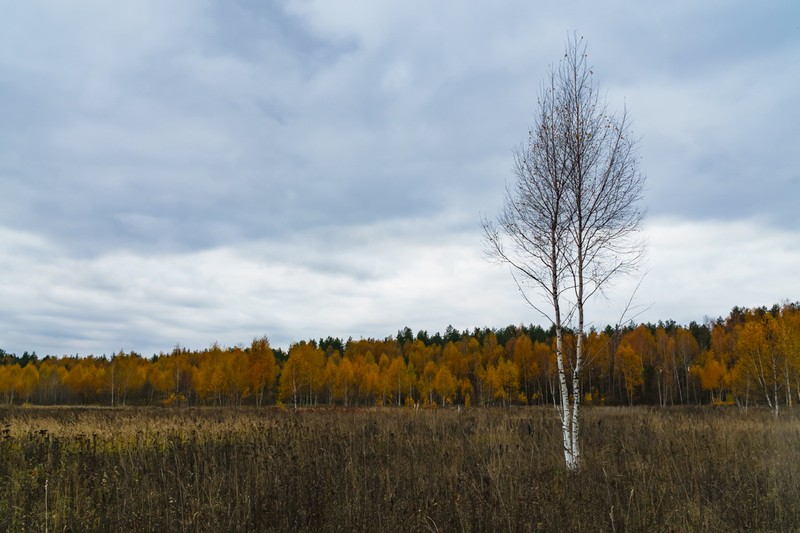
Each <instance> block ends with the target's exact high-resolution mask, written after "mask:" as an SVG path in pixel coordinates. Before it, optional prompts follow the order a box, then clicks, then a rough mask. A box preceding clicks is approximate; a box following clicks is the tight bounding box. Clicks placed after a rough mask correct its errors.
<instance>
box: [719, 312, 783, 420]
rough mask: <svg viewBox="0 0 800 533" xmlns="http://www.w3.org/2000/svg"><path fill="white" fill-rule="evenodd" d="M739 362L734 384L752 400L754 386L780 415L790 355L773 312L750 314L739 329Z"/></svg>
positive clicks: (772, 409)
mask: <svg viewBox="0 0 800 533" xmlns="http://www.w3.org/2000/svg"><path fill="white" fill-rule="evenodd" d="M736 329H737V340H736V355H737V359H736V364H735V366H734V371H733V372H732V376H731V379H732V383H731V386H732V387H733V388H734V391H735V393H737V395H738V396H740V397H741V396H742V395H744V397H745V404H747V403H748V402H749V396H750V388H751V387H753V389H754V392H755V393H756V394H757V395H758V396H760V397H763V399H764V400H765V401H766V404H767V406H768V407H769V408H770V410H771V411H772V412H773V414H774V415H775V416H776V417H777V416H778V413H779V411H780V404H781V398H782V395H783V394H784V392H785V384H786V381H785V368H786V361H785V358H786V354H785V353H783V346H781V342H780V324H779V323H778V321H777V320H776V319H775V318H773V317H772V316H771V315H769V314H765V315H764V316H763V318H759V317H757V316H753V315H750V316H748V318H747V319H746V320H745V322H744V323H743V324H741V325H740V326H738V327H737V328H736Z"/></svg>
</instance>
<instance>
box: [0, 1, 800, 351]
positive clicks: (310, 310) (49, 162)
mask: <svg viewBox="0 0 800 533" xmlns="http://www.w3.org/2000/svg"><path fill="white" fill-rule="evenodd" d="M0 11H2V14H1V16H0V348H3V349H5V350H6V351H9V352H15V353H17V354H21V353H22V352H23V351H25V350H27V351H32V350H35V351H36V352H37V353H38V354H39V355H44V354H57V355H62V354H76V353H78V354H81V355H86V354H95V355H101V354H110V353H113V352H117V351H119V350H124V351H126V352H127V351H130V350H134V351H137V352H140V353H144V354H145V355H150V354H153V353H158V352H160V351H170V350H171V349H172V348H173V347H174V346H175V345H176V344H180V345H181V346H185V347H188V348H191V349H199V348H204V347H207V346H209V345H210V344H211V343H213V342H215V341H217V342H219V343H220V344H222V345H226V346H231V345H236V344H249V343H250V341H251V340H252V339H253V338H254V337H260V336H263V335H267V336H268V337H269V338H270V340H271V342H272V345H273V346H283V347H285V346H287V345H288V344H289V343H291V342H293V341H299V340H303V339H309V338H319V337H327V336H328V335H333V336H340V337H343V338H347V337H350V336H352V337H354V338H360V337H378V338H383V337H386V336H388V335H392V334H394V333H396V332H397V330H398V329H400V328H402V327H404V326H406V325H407V326H409V327H411V329H412V330H414V331H415V332H416V331H417V330H419V329H426V330H428V331H429V332H430V333H433V332H435V331H443V330H444V329H445V327H447V325H450V324H452V325H453V326H454V327H456V328H459V329H464V328H470V329H471V328H473V327H475V326H478V327H483V326H489V327H504V326H506V325H508V324H519V323H526V324H528V323H534V324H542V325H544V326H547V324H546V323H544V322H543V320H542V319H541V317H540V316H538V315H537V314H536V312H535V311H533V310H532V309H531V308H529V307H527V306H526V305H525V303H524V302H523V300H522V298H521V297H520V295H519V294H518V292H517V289H516V285H515V284H514V282H513V280H512V278H511V276H510V274H509V271H508V269H507V268H503V267H500V266H497V265H494V264H492V263H490V262H488V261H487V260H486V259H485V258H484V256H483V246H482V243H481V229H480V216H481V214H482V213H485V214H487V215H489V216H493V215H494V214H496V213H497V211H498V210H499V208H500V207H501V204H502V197H503V192H504V187H505V184H506V182H507V181H508V180H510V179H511V178H512V172H511V169H512V163H513V159H512V149H513V148H514V147H515V146H516V145H518V144H519V143H521V142H522V141H523V140H524V139H525V137H526V134H527V131H528V127H529V126H530V124H531V120H532V117H533V114H534V112H535V110H536V97H537V90H538V87H539V85H540V83H541V81H542V79H543V77H544V76H545V74H546V71H547V68H548V66H550V65H552V64H554V63H556V62H557V61H558V60H559V58H560V57H561V55H562V54H563V50H564V43H565V41H566V39H567V36H568V35H570V32H573V31H577V33H578V35H579V36H583V37H584V38H585V39H586V42H587V45H588V53H589V62H590V64H591V65H592V66H593V67H594V72H595V78H596V80H597V82H598V84H599V85H600V88H601V91H602V92H603V93H605V94H607V98H608V101H609V104H610V105H611V107H612V108H617V109H620V108H621V107H622V106H623V105H624V106H626V107H627V110H628V113H629V114H630V116H631V117H632V119H633V129H634V131H635V133H636V134H637V135H638V136H640V137H641V142H640V145H639V146H640V156H641V168H642V171H643V172H644V173H645V174H646V176H647V187H646V192H645V198H644V206H643V207H645V208H646V209H647V218H646V224H645V228H644V237H645V238H646V240H647V241H648V243H649V251H648V256H647V261H646V265H645V268H644V271H646V272H647V274H646V276H645V277H644V280H643V281H642V283H641V286H640V289H639V291H638V292H637V293H636V297H635V304H636V309H637V311H638V312H640V313H641V314H639V315H638V316H637V317H636V320H637V321H653V322H655V321H658V320H667V319H674V320H676V321H677V322H679V323H683V324H687V323H688V322H689V321H692V320H695V321H698V322H702V321H703V320H704V318H705V317H712V318H716V317H718V316H727V314H728V312H729V311H730V309H731V308H732V307H733V306H735V305H739V306H747V307H752V306H761V305H767V306H770V305H772V304H774V303H780V302H783V301H785V300H791V301H796V300H798V299H800V215H798V212H800V207H799V206H800V170H799V169H800V166H798V158H797V156H798V149H799V147H800V125H799V124H800V99H799V98H798V97H799V96H800V4H798V3H797V1H796V0H786V1H776V2H752V1H750V0H747V1H744V0H743V1H730V0H718V1H707V2H697V1H696V0H685V1H675V2H658V3H643V2H597V1H574V2H558V3H556V2H530V1H517V2H492V3H489V2H461V1H437V2H432V1H409V0H403V1H397V2H376V1H372V0H363V1H344V0H337V1H331V2H317V1H289V2H277V1H276V2H266V1H263V2H262V1H255V0H252V1H251V0H240V1H236V2H234V1H228V0H225V1H222V0H219V1H196V0H185V1H179V0H174V1H170V2H163V1H160V0H153V1H135V2H107V1H100V0H96V1H69V2H63V1H52V2H48V1H43V2H40V1H33V0H30V1H25V2H2V5H1V6H0ZM636 284H637V279H620V280H618V282H617V283H616V284H615V285H614V287H613V288H612V290H610V291H609V294H608V299H607V300H604V301H599V302H597V304H596V305H595V306H594V307H593V314H592V316H591V317H590V319H591V321H592V323H593V324H594V325H596V326H598V327H604V326H605V324H607V323H614V322H616V321H617V320H618V318H619V313H620V312H621V310H622V308H623V307H624V306H625V303H626V302H627V299H628V297H629V296H630V293H631V292H632V291H633V288H634V287H635V286H636Z"/></svg>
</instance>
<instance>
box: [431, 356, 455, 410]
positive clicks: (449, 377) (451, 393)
mask: <svg viewBox="0 0 800 533" xmlns="http://www.w3.org/2000/svg"><path fill="white" fill-rule="evenodd" d="M458 383H459V382H458V380H457V379H456V378H455V376H453V374H452V373H451V372H450V369H449V368H448V367H447V366H444V365H443V366H441V367H440V368H439V371H438V372H436V377H434V378H433V382H432V383H431V386H432V388H433V390H434V391H436V394H438V395H439V398H440V399H441V401H442V405H446V404H448V403H453V402H454V400H455V396H456V392H458Z"/></svg>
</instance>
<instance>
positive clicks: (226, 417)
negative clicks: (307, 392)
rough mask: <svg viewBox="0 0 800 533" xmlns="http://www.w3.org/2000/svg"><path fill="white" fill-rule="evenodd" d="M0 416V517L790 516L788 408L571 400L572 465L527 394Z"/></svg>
mask: <svg viewBox="0 0 800 533" xmlns="http://www.w3.org/2000/svg"><path fill="white" fill-rule="evenodd" d="M0 427H2V429H1V430H0V431H2V435H1V436H0V529H2V530H7V531H23V530H24V531H32V530H33V531H45V529H47V530H48V531H226V532H237V531H553V530H565V531H566V530H569V531H598V530H604V531H625V530H639V531H642V530H648V531H649V530H664V531H676V530H709V529H718V530H743V529H744V530H788V529H796V528H798V527H800V419H799V418H798V416H797V415H796V414H795V413H787V414H786V415H785V416H783V417H782V418H780V419H778V420H774V419H773V418H772V417H771V415H770V414H769V413H766V412H754V411H751V412H750V413H741V412H739V411H735V410H732V409H731V410H728V409H712V408H706V409H695V410H690V409H676V410H647V409H644V408H594V409H588V408H587V409H586V411H585V417H584V425H583V427H584V433H583V443H584V459H585V462H584V465H583V468H582V469H581V470H580V471H579V472H577V473H575V474H568V473H567V472H566V471H565V469H564V467H563V456H562V453H561V450H560V449H559V444H560V434H559V431H560V428H559V423H558V418H557V414H556V413H555V412H554V411H553V410H552V409H542V408H520V409H510V410H499V409H498V410H485V409H475V410H468V411H462V412H460V413H459V412H457V411H455V410H430V411H425V410H423V411H421V412H418V413H415V412H414V411H412V410H401V409H370V410H343V409H331V410H328V409H326V410H308V411H297V412H295V411H282V410H280V409H268V410H263V409H262V410H257V409H242V410H224V409H183V410H179V409H174V410H169V409H117V410H110V409H72V408H52V409H39V408H30V409H10V410H4V411H0ZM45 487H46V488H47V489H46V490H45ZM45 498H47V499H45Z"/></svg>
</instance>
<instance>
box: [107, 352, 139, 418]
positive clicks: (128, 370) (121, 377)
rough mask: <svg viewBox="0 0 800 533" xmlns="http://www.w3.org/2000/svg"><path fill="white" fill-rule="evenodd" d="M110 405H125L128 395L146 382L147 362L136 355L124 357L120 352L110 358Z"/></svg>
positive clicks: (131, 354)
mask: <svg viewBox="0 0 800 533" xmlns="http://www.w3.org/2000/svg"><path fill="white" fill-rule="evenodd" d="M109 365H110V367H111V369H110V374H111V405H115V403H116V402H117V401H119V402H121V403H122V405H125V403H126V401H127V398H128V394H131V393H135V392H137V391H139V390H140V389H141V388H142V387H144V384H145V383H146V381H147V367H148V366H149V364H148V362H147V361H145V360H143V359H142V358H141V357H140V356H139V355H138V354H136V353H133V352H131V353H130V354H129V355H125V353H123V352H122V351H121V350H120V352H119V353H118V354H117V355H115V356H114V357H112V358H111V362H110V363H109Z"/></svg>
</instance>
